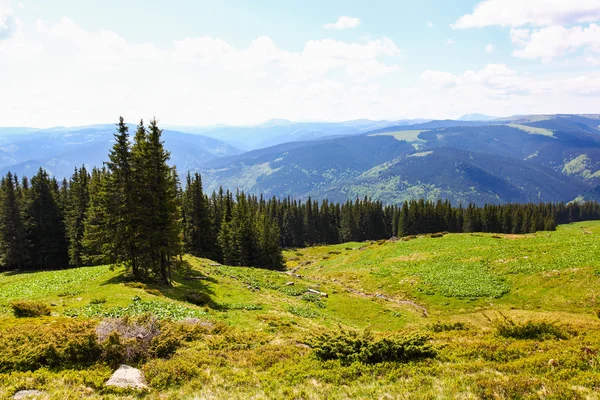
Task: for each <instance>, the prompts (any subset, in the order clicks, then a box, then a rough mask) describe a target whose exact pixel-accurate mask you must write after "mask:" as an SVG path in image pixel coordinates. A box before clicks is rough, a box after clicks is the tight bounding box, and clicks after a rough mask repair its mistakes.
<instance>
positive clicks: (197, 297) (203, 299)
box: [183, 292, 216, 308]
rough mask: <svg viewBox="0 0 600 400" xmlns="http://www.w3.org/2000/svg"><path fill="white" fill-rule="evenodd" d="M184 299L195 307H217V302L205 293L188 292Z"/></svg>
mask: <svg viewBox="0 0 600 400" xmlns="http://www.w3.org/2000/svg"><path fill="white" fill-rule="evenodd" d="M183 298H184V299H185V301H187V302H188V303H192V304H194V305H197V306H200V307H203V306H209V307H211V308H214V307H215V305H216V304H215V302H214V301H213V300H212V299H211V298H210V296H209V295H208V294H206V293H203V292H187V293H186V294H185V295H184V296H183Z"/></svg>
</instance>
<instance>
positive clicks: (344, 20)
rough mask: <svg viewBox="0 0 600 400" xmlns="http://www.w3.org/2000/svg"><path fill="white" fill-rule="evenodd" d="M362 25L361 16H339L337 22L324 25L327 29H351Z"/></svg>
mask: <svg viewBox="0 0 600 400" xmlns="http://www.w3.org/2000/svg"><path fill="white" fill-rule="evenodd" d="M359 25H360V18H354V17H347V16H343V17H339V18H338V19H337V21H336V22H333V23H329V24H325V25H323V27H324V28H325V29H351V28H356V27H357V26H359Z"/></svg>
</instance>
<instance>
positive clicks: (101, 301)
mask: <svg viewBox="0 0 600 400" xmlns="http://www.w3.org/2000/svg"><path fill="white" fill-rule="evenodd" d="M104 303H106V297H99V298H95V299H91V300H90V304H104Z"/></svg>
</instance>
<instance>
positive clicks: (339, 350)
mask: <svg viewBox="0 0 600 400" xmlns="http://www.w3.org/2000/svg"><path fill="white" fill-rule="evenodd" d="M428 341H429V337H428V336H426V335H421V334H412V335H408V336H400V335H396V336H390V337H384V338H381V339H377V338H375V337H374V335H373V334H372V333H371V331H370V330H369V329H365V331H363V332H362V333H360V332H358V331H346V330H343V329H340V331H338V332H325V333H322V334H320V335H317V336H316V337H315V338H314V339H311V340H309V341H308V343H307V344H308V345H309V346H310V347H312V348H313V352H314V355H315V356H316V357H317V358H318V359H319V360H322V361H326V360H340V361H341V362H342V363H344V364H350V363H353V362H361V363H365V364H376V363H380V362H386V361H396V362H408V361H413V360H418V359H423V358H431V357H435V356H436V350H435V349H434V348H433V347H432V346H431V345H429V344H428V343H427V342H428Z"/></svg>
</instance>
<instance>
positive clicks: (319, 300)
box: [302, 293, 325, 308]
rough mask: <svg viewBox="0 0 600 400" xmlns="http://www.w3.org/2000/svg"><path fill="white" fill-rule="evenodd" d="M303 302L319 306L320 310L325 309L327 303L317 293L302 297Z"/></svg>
mask: <svg viewBox="0 0 600 400" xmlns="http://www.w3.org/2000/svg"><path fill="white" fill-rule="evenodd" d="M302 300H304V301H308V302H310V303H313V304H314V305H315V306H317V307H319V308H325V302H324V301H323V299H322V298H321V296H319V295H318V294H316V293H306V294H305V295H303V296H302Z"/></svg>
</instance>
